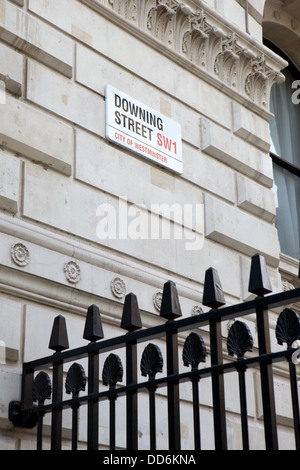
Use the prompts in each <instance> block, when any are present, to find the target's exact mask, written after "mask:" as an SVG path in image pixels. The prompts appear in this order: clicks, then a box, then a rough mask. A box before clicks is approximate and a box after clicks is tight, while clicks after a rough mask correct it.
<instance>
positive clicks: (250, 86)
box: [101, 0, 284, 111]
mask: <svg viewBox="0 0 300 470" xmlns="http://www.w3.org/2000/svg"><path fill="white" fill-rule="evenodd" d="M101 3H103V4H104V5H105V6H106V7H110V8H111V9H112V10H113V11H114V12H115V13H117V14H118V15H120V16H122V17H123V18H125V19H126V20H128V21H130V22H134V23H135V25H136V26H137V27H138V28H139V29H141V30H143V31H144V32H146V33H147V34H150V35H151V36H153V37H154V38H155V39H156V40H158V41H160V42H161V43H163V44H164V45H165V46H167V47H168V48H170V49H172V50H173V51H175V52H177V53H178V54H180V55H181V56H183V57H185V58H186V59H187V60H188V61H190V62H192V63H193V64H194V65H195V66H198V67H199V68H201V69H202V70H203V71H206V72H207V73H209V74H210V75H212V76H214V78H216V79H218V80H220V82H222V83H224V84H226V85H227V86H228V87H230V88H231V89H234V90H235V91H237V92H238V93H239V94H241V95H243V96H244V97H245V98H248V99H249V100H250V101H252V102H253V103H255V104H256V105H258V106H259V107H262V108H264V109H265V110H266V111H267V110H268V107H269V93H270V90H271V87H272V85H273V84H274V83H280V82H281V81H283V80H284V77H283V75H282V74H281V73H280V72H279V65H278V64H277V65H276V67H277V70H275V69H274V68H273V64H272V65H270V63H269V62H270V61H269V60H268V59H267V58H266V56H265V54H264V53H263V52H262V50H263V46H261V48H260V45H259V44H257V46H256V47H255V48H253V47H252V46H251V45H250V41H249V49H248V48H245V46H244V44H245V40H244V38H242V34H241V36H240V37H238V35H237V34H236V33H235V32H234V31H233V30H232V31H230V29H229V27H228V26H227V25H226V26H225V25H223V24H218V25H216V23H220V22H219V21H216V19H215V18H213V17H212V14H211V13H210V14H209V15H208V14H207V13H206V11H205V9H204V8H198V9H197V10H195V11H193V10H192V8H190V7H189V6H188V5H185V4H183V3H182V2H179V1H177V0H140V1H137V0H126V1H120V0H101ZM208 16H210V17H211V18H208ZM241 33H242V32H241ZM260 49H261V50H260Z"/></svg>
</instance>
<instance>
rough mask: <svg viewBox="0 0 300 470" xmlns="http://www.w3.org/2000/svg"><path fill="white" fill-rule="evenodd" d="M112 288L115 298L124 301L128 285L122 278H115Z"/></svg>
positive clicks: (111, 284)
mask: <svg viewBox="0 0 300 470" xmlns="http://www.w3.org/2000/svg"><path fill="white" fill-rule="evenodd" d="M110 288H111V291H112V293H113V295H114V296H115V297H117V298H118V299H122V298H123V297H125V295H126V284H125V282H124V281H123V279H121V278H120V277H115V278H114V279H113V280H112V281H111V283H110Z"/></svg>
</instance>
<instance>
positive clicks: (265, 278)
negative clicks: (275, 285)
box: [248, 253, 272, 296]
mask: <svg viewBox="0 0 300 470" xmlns="http://www.w3.org/2000/svg"><path fill="white" fill-rule="evenodd" d="M248 290H249V292H251V294H256V295H258V296H263V295H265V294H269V293H270V292H272V286H271V282H270V278H269V274H268V270H267V265H266V261H265V258H264V257H263V256H262V255H260V254H259V253H257V254H256V255H254V256H252V261H251V270H250V279H249V288H248Z"/></svg>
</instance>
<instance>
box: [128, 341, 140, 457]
mask: <svg viewBox="0 0 300 470" xmlns="http://www.w3.org/2000/svg"><path fill="white" fill-rule="evenodd" d="M136 383H137V343H136V341H134V342H129V343H127V344H126V385H132V384H136ZM126 411H127V418H126V421H127V425H126V427H127V450H137V448H138V403H137V391H134V392H128V393H127V396H126Z"/></svg>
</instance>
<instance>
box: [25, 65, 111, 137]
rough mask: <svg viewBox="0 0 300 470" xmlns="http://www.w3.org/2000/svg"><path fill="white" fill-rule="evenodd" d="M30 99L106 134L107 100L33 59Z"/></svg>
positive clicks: (28, 93)
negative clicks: (105, 101) (105, 102)
mask: <svg viewBox="0 0 300 470" xmlns="http://www.w3.org/2000/svg"><path fill="white" fill-rule="evenodd" d="M27 98H28V100H30V101H32V102H34V103H36V104H37V105H39V106H42V107H43V108H46V109H48V110H50V111H52V112H53V113H55V114H56V115H58V116H60V117H61V118H64V119H67V120H68V121H70V122H72V123H74V122H75V123H76V124H78V125H80V126H82V127H84V128H86V129H88V130H90V131H92V132H94V133H96V134H99V135H102V136H104V135H105V104H104V99H103V98H102V97H101V96H99V95H96V94H95V93H93V92H91V91H89V90H87V89H86V88H84V87H82V86H80V85H79V84H77V83H74V82H72V81H71V80H69V79H67V78H65V77H63V76H62V75H59V74H58V73H56V72H54V71H53V70H51V69H49V68H48V67H45V66H43V65H41V64H39V63H38V62H35V61H33V60H29V61H28V79H27ZM79 110H80V111H79Z"/></svg>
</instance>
